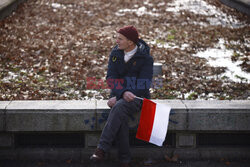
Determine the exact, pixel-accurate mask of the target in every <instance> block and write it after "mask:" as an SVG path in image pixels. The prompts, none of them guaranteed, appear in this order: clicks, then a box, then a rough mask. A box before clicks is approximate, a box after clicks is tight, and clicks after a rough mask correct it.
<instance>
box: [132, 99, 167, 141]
mask: <svg viewBox="0 0 250 167" xmlns="http://www.w3.org/2000/svg"><path fill="white" fill-rule="evenodd" d="M170 110H171V107H170V106H168V105H165V104H159V103H155V102H153V101H151V100H148V99H145V98H144V99H143V104H142V109H141V117H140V122H139V126H138V129H137V133H136V138H138V139H140V140H144V141H147V142H150V143H153V144H155V145H157V146H162V144H163V142H164V140H165V137H166V134H167V129H168V120H169V114H170Z"/></svg>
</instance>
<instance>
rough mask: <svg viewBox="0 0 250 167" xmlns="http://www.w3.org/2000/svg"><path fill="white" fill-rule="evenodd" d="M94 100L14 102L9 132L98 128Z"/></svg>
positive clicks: (8, 117) (8, 118) (8, 113)
mask: <svg viewBox="0 0 250 167" xmlns="http://www.w3.org/2000/svg"><path fill="white" fill-rule="evenodd" d="M95 103H96V102H95V101H13V102H11V103H10V105H9V106H8V107H7V108H6V129H5V131H7V132H20V131H84V130H85V131H86V130H95V129H96V122H95V119H93V118H95Z"/></svg>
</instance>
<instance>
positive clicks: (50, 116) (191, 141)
mask: <svg viewBox="0 0 250 167" xmlns="http://www.w3.org/2000/svg"><path fill="white" fill-rule="evenodd" d="M153 101H155V102H157V103H163V104H168V105H170V106H171V108H172V110H171V112H172V113H174V114H173V115H171V116H170V119H171V120H172V121H174V122H175V123H172V122H170V123H169V127H168V130H169V132H171V133H173V134H174V135H175V142H174V143H175V146H174V148H171V149H170V150H172V152H176V153H178V154H179V155H180V156H181V157H182V158H184V159H185V158H202V157H203V158H204V157H206V158H209V157H210V158H211V157H215V155H220V157H222V156H229V157H239V158H240V157H246V158H250V149H246V148H239V149H238V148H235V147H233V148H232V149H231V151H230V149H229V151H228V149H225V148H223V149H224V150H222V149H221V148H220V149H216V148H214V147H213V146H212V148H209V149H204V148H203V149H201V148H197V145H196V144H197V141H196V138H197V134H200V133H231V132H232V133H244V134H250V100H234V101H226V100H225V101H216V100H212V101H188V100H153ZM106 103H107V101H106V100H89V101H76V100H72V101H69V100H68V101H56V100H55V101H0V156H2V157H5V158H6V157H7V158H8V157H9V156H10V157H13V156H14V157H15V156H16V157H19V156H20V155H19V154H18V152H19V153H20V154H22V155H27V156H29V155H32V156H33V155H35V154H32V151H34V149H26V151H25V150H23V149H17V150H16V149H14V150H13V149H12V148H14V147H15V145H14V143H15V137H14V136H15V134H17V133H20V132H21V133H34V134H35V132H43V133H44V132H49V133H60V132H62V133H65V132H67V133H74V132H77V133H79V132H80V133H83V134H84V137H85V147H84V148H83V149H84V150H86V149H87V150H88V148H93V147H95V146H96V144H97V142H98V140H99V136H100V133H101V130H102V128H103V126H104V124H105V122H106V119H107V117H108V113H109V108H108V106H107V105H106ZM139 115H140V113H138V114H137V115H135V116H134V117H133V118H132V119H131V120H130V122H129V125H130V128H131V129H132V130H134V131H136V128H137V125H138V122H139ZM1 148H4V149H1ZM8 148H9V149H8ZM211 150H212V152H211ZM40 151H41V150H40ZM77 151H78V152H79V150H77ZM216 151H217V152H216ZM41 152H44V150H42V151H41ZM59 152H60V151H59ZM160 152H162V151H160ZM236 152H237V154H236ZM25 153H26V154H25ZM222 153H223V154H222ZM230 153H233V155H232V154H230ZM56 154H57V153H56ZM72 154H73V153H72ZM74 154H75V152H74ZM39 155H40V152H39ZM45 155H46V154H44V156H45ZM142 155H144V154H142ZM201 155H202V157H201ZM37 158H39V156H37ZM47 158H48V157H47ZM0 159H1V158H0Z"/></svg>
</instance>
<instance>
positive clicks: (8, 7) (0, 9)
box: [0, 0, 26, 20]
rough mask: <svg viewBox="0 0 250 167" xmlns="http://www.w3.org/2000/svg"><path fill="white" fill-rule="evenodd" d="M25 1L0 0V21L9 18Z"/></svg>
mask: <svg viewBox="0 0 250 167" xmlns="http://www.w3.org/2000/svg"><path fill="white" fill-rule="evenodd" d="M24 1H26V0H1V1H0V20H2V19H4V18H5V17H7V16H9V15H10V14H11V13H12V11H13V10H15V9H16V8H17V6H18V5H19V4H20V3H22V2H24Z"/></svg>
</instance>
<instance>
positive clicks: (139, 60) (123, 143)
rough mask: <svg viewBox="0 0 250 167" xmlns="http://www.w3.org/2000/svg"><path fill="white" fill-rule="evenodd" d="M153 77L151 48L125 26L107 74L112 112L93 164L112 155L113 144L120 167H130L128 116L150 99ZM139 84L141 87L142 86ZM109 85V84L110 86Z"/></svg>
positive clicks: (110, 60)
mask: <svg viewBox="0 0 250 167" xmlns="http://www.w3.org/2000/svg"><path fill="white" fill-rule="evenodd" d="M152 75H153V58H152V57H151V56H150V48H149V46H148V45H147V44H146V43H145V42H144V41H143V40H141V39H139V34H138V31H137V30H136V28H135V27H134V26H125V27H123V28H121V29H119V30H118V32H117V45H116V46H115V47H114V48H113V49H112V51H111V54H110V57H109V63H108V71H107V77H106V78H107V80H109V81H110V80H111V81H112V80H114V81H120V82H114V85H112V87H111V89H112V91H111V98H110V99H109V100H108V106H109V107H110V108H111V110H110V113H109V116H108V119H107V122H106V124H105V126H104V129H103V130H102V134H101V137H100V141H99V144H98V146H97V149H96V151H95V152H94V154H93V155H92V156H91V157H90V159H91V160H92V161H101V160H104V158H105V153H107V152H109V151H110V149H111V146H112V143H113V141H116V143H118V154H119V160H120V162H121V166H129V162H130V160H131V155H130V151H129V127H128V119H129V116H130V115H132V114H134V113H136V112H140V110H141V106H142V100H140V99H137V98H135V97H136V96H137V97H142V98H150V93H149V87H150V85H151V81H152ZM139 82H140V83H139ZM108 84H109V83H108Z"/></svg>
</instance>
